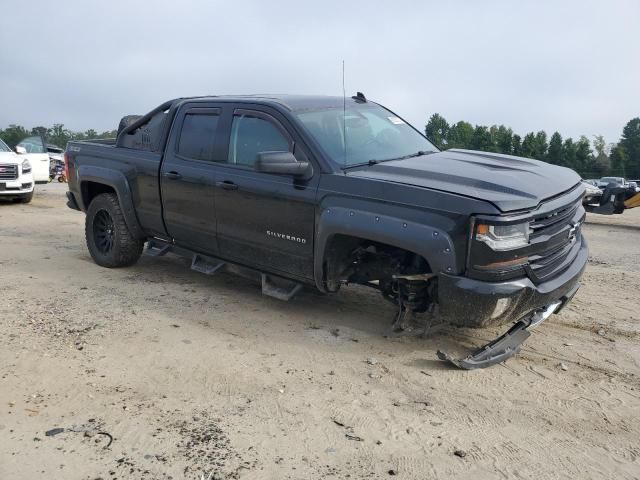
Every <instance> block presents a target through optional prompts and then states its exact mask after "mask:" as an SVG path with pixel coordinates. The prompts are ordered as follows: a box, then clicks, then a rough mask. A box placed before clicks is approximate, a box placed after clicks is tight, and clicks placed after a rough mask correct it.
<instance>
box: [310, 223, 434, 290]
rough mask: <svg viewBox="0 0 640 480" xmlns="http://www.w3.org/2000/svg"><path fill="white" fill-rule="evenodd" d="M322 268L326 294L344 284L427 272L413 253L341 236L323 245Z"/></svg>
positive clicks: (367, 240) (424, 263) (383, 244)
mask: <svg viewBox="0 0 640 480" xmlns="http://www.w3.org/2000/svg"><path fill="white" fill-rule="evenodd" d="M323 267H324V272H323V273H324V280H325V284H326V286H327V289H328V290H329V291H336V290H337V289H338V288H339V286H340V284H341V283H342V282H344V281H351V282H354V283H366V282H368V281H371V280H382V278H383V277H384V278H388V279H390V278H391V276H392V275H395V274H417V273H431V267H430V265H429V262H428V261H427V260H426V259H425V258H424V257H422V256H421V255H419V254H417V253H415V252H411V251H409V250H406V249H404V248H400V247H397V246H394V245H389V244H386V243H381V242H376V241H374V240H369V239H366V238H362V237H354V236H350V235H342V234H336V235H333V236H332V237H331V238H330V239H329V241H328V242H327V246H326V248H325V252H324V260H323Z"/></svg>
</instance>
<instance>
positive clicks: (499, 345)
mask: <svg viewBox="0 0 640 480" xmlns="http://www.w3.org/2000/svg"><path fill="white" fill-rule="evenodd" d="M567 301H568V300H564V301H558V302H554V303H552V304H550V305H548V306H546V307H545V308H543V309H541V310H537V311H535V312H534V313H533V314H532V315H531V316H529V317H527V318H525V319H523V320H519V321H518V322H517V323H516V324H515V325H514V326H513V327H511V328H510V329H509V330H508V331H507V332H506V333H504V334H503V335H500V336H499V337H498V338H496V339H495V340H493V341H491V342H489V343H487V344H486V345H484V346H483V347H480V348H479V349H477V350H476V351H475V352H473V353H472V354H471V355H469V356H467V357H465V358H462V359H456V358H454V357H452V356H451V355H449V354H448V353H445V352H442V351H440V350H438V352H437V355H438V358H439V359H440V360H444V361H446V362H449V363H451V364H453V365H455V366H456V367H458V368H462V369H464V370H475V369H476V368H487V367H490V366H491V365H495V364H496V363H501V362H504V361H505V360H507V359H509V358H511V357H513V356H514V355H516V354H517V353H518V352H519V351H520V349H521V348H522V344H523V343H524V341H525V340H526V339H527V338H529V337H530V336H531V332H530V331H529V330H530V329H533V328H535V327H537V326H538V325H540V324H541V323H542V322H544V321H545V320H546V319H547V318H549V317H550V316H551V315H552V314H553V313H555V312H556V311H558V309H559V307H561V306H562V304H563V303H566V302H567Z"/></svg>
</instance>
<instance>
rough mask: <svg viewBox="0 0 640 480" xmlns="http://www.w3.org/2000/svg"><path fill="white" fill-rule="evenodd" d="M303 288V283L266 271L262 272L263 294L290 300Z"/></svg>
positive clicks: (286, 300)
mask: <svg viewBox="0 0 640 480" xmlns="http://www.w3.org/2000/svg"><path fill="white" fill-rule="evenodd" d="M300 290H302V284H301V283H297V282H292V281H291V280H285V279H284V278H279V277H274V276H272V275H268V274H266V273H263V274H262V294H263V295H268V296H269V297H273V298H277V299H278V300H283V301H285V302H288V301H289V300H291V299H292V298H293V297H295V296H296V294H297V293H298V292H299V291H300Z"/></svg>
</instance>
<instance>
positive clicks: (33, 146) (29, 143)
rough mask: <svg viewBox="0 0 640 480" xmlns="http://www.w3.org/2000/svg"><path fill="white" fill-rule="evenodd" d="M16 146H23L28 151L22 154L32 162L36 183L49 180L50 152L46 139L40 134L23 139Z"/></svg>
mask: <svg viewBox="0 0 640 480" xmlns="http://www.w3.org/2000/svg"><path fill="white" fill-rule="evenodd" d="M16 147H23V148H24V149H25V150H26V151H27V153H25V154H22V155H21V156H22V158H26V159H27V160H29V163H31V171H32V172H33V180H34V181H35V182H36V183H47V182H49V153H48V152H47V147H46V144H45V142H44V139H43V138H42V137H40V136H37V135H35V136H32V137H27V138H25V139H23V140H22V141H21V142H20V143H19V144H18V145H16Z"/></svg>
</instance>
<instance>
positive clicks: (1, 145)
mask: <svg viewBox="0 0 640 480" xmlns="http://www.w3.org/2000/svg"><path fill="white" fill-rule="evenodd" d="M10 151H11V149H10V148H9V147H8V146H7V144H6V143H4V142H3V141H2V140H0V152H10Z"/></svg>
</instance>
